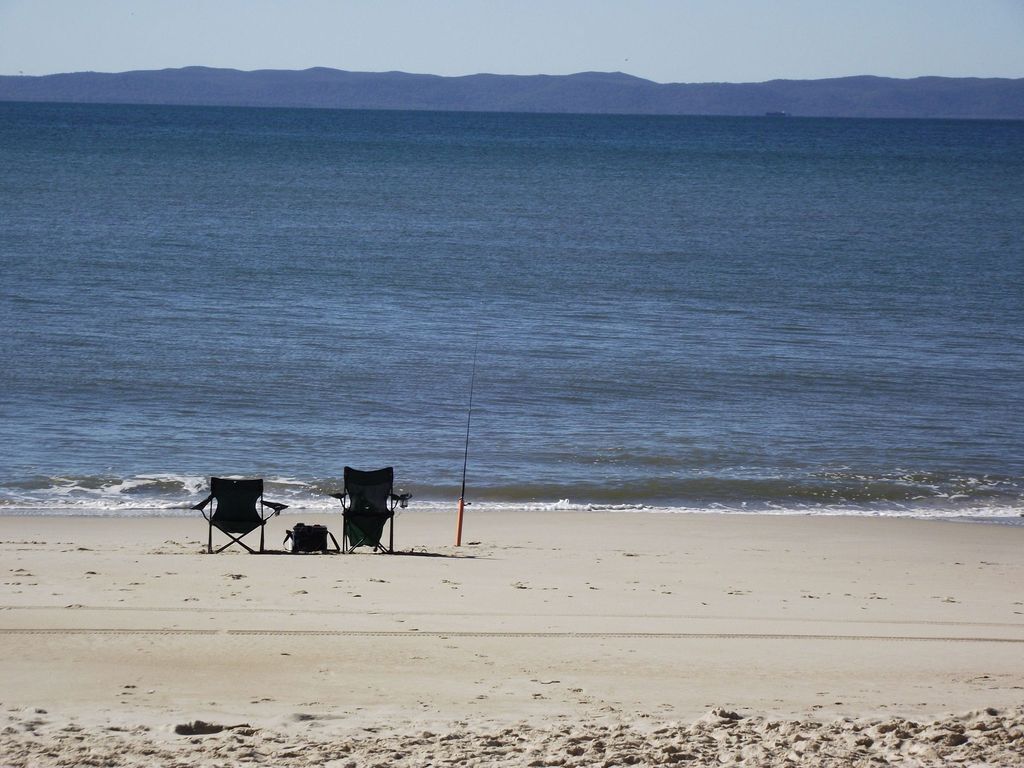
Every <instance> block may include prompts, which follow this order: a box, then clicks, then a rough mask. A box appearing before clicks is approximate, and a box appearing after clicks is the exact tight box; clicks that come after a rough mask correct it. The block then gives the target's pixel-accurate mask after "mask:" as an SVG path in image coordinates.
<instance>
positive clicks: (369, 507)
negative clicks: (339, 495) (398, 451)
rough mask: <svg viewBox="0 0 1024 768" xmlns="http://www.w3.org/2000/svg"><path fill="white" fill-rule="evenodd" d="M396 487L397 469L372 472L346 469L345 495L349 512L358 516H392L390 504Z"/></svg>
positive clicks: (388, 468)
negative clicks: (346, 495) (347, 499)
mask: <svg viewBox="0 0 1024 768" xmlns="http://www.w3.org/2000/svg"><path fill="white" fill-rule="evenodd" d="M394 485H395V468H394V467H384V469H375V470H373V471H371V472H363V471H362V470H358V469H352V467H345V493H347V494H348V498H349V510H350V511H351V512H352V513H353V514H356V515H390V514H391V513H392V509H391V506H390V505H389V504H388V502H389V500H390V498H391V492H392V490H393V488H394Z"/></svg>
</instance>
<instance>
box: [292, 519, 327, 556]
mask: <svg viewBox="0 0 1024 768" xmlns="http://www.w3.org/2000/svg"><path fill="white" fill-rule="evenodd" d="M328 537H329V538H330V540H331V542H332V543H333V544H334V546H333V547H332V551H333V552H340V551H341V547H339V546H338V540H337V539H335V538H334V534H333V533H331V532H330V531H328V530H327V526H326V525H306V524H304V523H296V524H295V527H294V528H293V529H292V530H290V531H286V532H285V535H284V547H285V549H289V547H288V542H289V541H290V542H291V543H292V546H291V548H290V550H289V551H290V552H291V553H292V554H297V553H299V552H327V539H328Z"/></svg>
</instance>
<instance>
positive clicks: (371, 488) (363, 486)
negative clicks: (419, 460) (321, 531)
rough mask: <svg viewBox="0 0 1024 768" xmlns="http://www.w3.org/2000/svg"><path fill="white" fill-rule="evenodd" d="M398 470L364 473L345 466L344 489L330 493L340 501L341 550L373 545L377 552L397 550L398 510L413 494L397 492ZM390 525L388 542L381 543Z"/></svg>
mask: <svg viewBox="0 0 1024 768" xmlns="http://www.w3.org/2000/svg"><path fill="white" fill-rule="evenodd" d="M394 484H395V469H394V467H385V468H384V469H376V470H373V471H371V472H362V471H360V470H358V469H352V467H345V490H344V491H343V492H342V493H332V494H331V495H332V496H333V497H334V498H336V499H338V500H339V501H341V513H342V519H343V523H342V534H341V551H342V552H344V553H346V554H347V553H349V552H351V551H352V550H354V549H355V548H356V547H362V546H367V547H373V549H374V551H377V552H385V553H387V554H394V552H395V509H396V508H397V507H399V506H401V507H402V508H403V509H404V508H405V507H406V506H408V503H409V499H411V498H412V494H411V493H403V494H396V493H395V492H394ZM388 523H390V525H388V545H387V546H386V547H385V546H384V545H383V544H382V543H381V537H382V536H383V535H384V526H385V525H387V524H388Z"/></svg>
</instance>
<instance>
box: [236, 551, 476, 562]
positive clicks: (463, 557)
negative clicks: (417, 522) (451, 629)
mask: <svg viewBox="0 0 1024 768" xmlns="http://www.w3.org/2000/svg"><path fill="white" fill-rule="evenodd" d="M252 554H254V555H295V556H296V557H307V556H310V555H321V556H322V555H330V556H332V557H336V556H338V555H344V556H346V557H347V556H348V555H383V556H391V557H438V558H443V559H446V560H483V559H487V558H483V557H481V556H480V555H453V554H445V553H444V552H425V551H423V552H421V551H417V550H412V549H411V550H408V551H405V552H403V551H401V550H398V549H396V550H395V551H394V552H392V553H390V555H388V553H385V552H347V553H346V552H331V551H327V552H289V551H288V550H286V549H264V550H263V551H262V552H253V553H252Z"/></svg>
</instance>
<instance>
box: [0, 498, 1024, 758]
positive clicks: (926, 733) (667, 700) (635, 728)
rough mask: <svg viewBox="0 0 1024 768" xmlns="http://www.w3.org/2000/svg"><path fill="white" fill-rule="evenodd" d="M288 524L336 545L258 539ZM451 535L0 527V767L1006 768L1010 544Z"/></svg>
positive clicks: (967, 533) (826, 535)
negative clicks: (284, 545) (297, 549)
mask: <svg viewBox="0 0 1024 768" xmlns="http://www.w3.org/2000/svg"><path fill="white" fill-rule="evenodd" d="M299 520H301V521H303V522H306V523H313V522H323V523H325V524H327V525H329V526H330V527H331V528H332V530H334V531H336V532H337V533H339V534H340V518H339V516H331V517H319V516H316V515H293V516H291V517H283V518H277V519H275V520H274V521H272V522H271V524H270V525H269V526H268V533H267V539H268V542H269V543H270V544H271V545H272V546H279V545H280V544H279V543H280V542H281V540H282V539H283V536H284V531H285V529H286V528H288V527H291V525H293V524H294V523H295V522H296V521H299ZM453 527H454V520H453V519H452V518H451V517H448V516H442V515H437V514H417V513H416V512H415V510H410V511H409V512H407V513H405V514H403V515H402V516H400V517H399V518H398V520H397V527H396V544H397V547H398V548H399V549H400V550H402V552H403V553H402V554H399V555H395V556H385V555H372V554H369V553H363V552H362V551H361V552H360V553H358V554H355V555H349V556H339V555H334V556H321V555H284V554H281V555H265V556H252V555H247V554H245V553H243V552H242V551H241V550H238V549H237V548H236V549H233V550H228V551H227V552H225V553H223V554H220V555H205V554H202V549H203V544H204V543H205V539H206V528H205V522H204V521H203V520H202V519H201V518H187V519H186V518H161V519H129V520H116V519H97V518H59V517H6V518H0V552H2V554H3V560H2V566H0V571H2V573H0V575H2V577H3V578H2V599H0V668H2V674H0V703H2V705H3V716H2V719H0V765H18V766H21V765H175V764H180V765H236V764H245V763H256V764H260V763H265V764H271V765H307V764H314V765H321V764H326V765H337V766H345V765H352V766H362V765H395V766H403V765H409V766H412V765H441V764H450V765H497V764H508V765H567V766H568V765H581V766H582V765H588V766H589V765H627V764H640V765H660V764H669V763H678V764H683V765H720V764H722V763H736V764H747V765H883V764H905V765H947V764H954V763H955V764H964V765H978V764H984V765H1024V528H1021V527H1010V526H1001V525H983V524H964V523H951V522H924V521H913V520H896V519H867V518H840V517H834V518H826V517H767V516H720V515H659V514H648V513H577V512H558V513H543V514H542V513H527V512H522V513H517V514H505V515H496V514H487V513H481V514H472V512H471V513H470V517H469V518H468V520H467V525H466V529H465V541H467V542H468V543H467V545H466V546H463V547H461V548H455V547H453V546H451V536H452V534H453ZM197 721H199V722H198V723H197Z"/></svg>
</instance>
